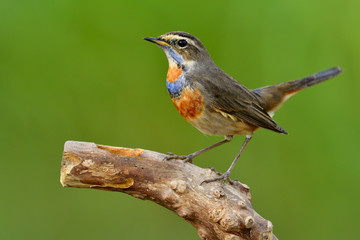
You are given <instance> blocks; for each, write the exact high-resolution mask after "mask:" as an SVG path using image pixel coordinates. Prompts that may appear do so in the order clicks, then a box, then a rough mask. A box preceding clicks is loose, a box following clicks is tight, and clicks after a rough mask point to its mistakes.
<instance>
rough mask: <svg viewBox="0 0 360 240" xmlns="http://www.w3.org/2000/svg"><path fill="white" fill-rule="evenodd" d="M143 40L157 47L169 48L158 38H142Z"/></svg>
mask: <svg viewBox="0 0 360 240" xmlns="http://www.w3.org/2000/svg"><path fill="white" fill-rule="evenodd" d="M144 40H146V41H149V42H153V43H156V44H157V45H159V46H170V45H169V44H168V43H167V42H165V41H164V40H162V39H161V38H160V37H144Z"/></svg>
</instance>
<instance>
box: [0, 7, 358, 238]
mask: <svg viewBox="0 0 360 240" xmlns="http://www.w3.org/2000/svg"><path fill="white" fill-rule="evenodd" d="M359 12H360V1H359V0H341V1H340V0H315V1H314V0H302V1H281V0H274V1H267V0H261V1H244V0H231V1H204V0H202V1H189V0H183V1H115V0H113V1H74V0H71V1H70V0H62V1H45V0H43V1H20V0H19V1H18V0H1V1H0V104H1V105H0V106H1V119H0V122H1V127H0V140H1V144H0V152H1V174H0V180H1V183H2V190H1V198H0V208H1V215H0V239H198V236H197V232H196V230H195V228H193V227H192V226H191V225H190V224H188V223H186V222H185V221H183V220H181V219H180V218H179V217H177V216H176V215H175V214H174V213H172V212H170V211H168V210H166V209H163V208H162V207H160V206H158V205H156V204H154V203H152V202H149V201H141V200H138V199H134V198H132V197H130V196H127V195H125V194H119V193H114V192H106V191H98V190H88V189H75V188H73V189H72V188H63V187H62V186H61V185H60V183H59V178H60V163H61V157H62V151H63V144H64V143H65V141H66V140H78V141H90V142H96V143H100V144H106V145H114V146H127V147H140V148H145V149H151V150H155V151H160V152H168V151H171V152H175V153H178V154H186V153H190V152H193V151H195V150H198V149H200V148H202V147H205V146H208V145H210V144H212V143H215V142H216V141H219V140H220V139H222V138H221V137H212V136H205V135H203V134H202V133H200V132H199V131H197V130H196V129H195V128H193V127H192V126H190V125H189V124H188V123H187V122H186V121H184V120H183V119H182V118H181V116H180V115H179V114H178V113H177V112H176V110H175V108H174V107H173V105H172V103H171V101H170V99H169V96H168V93H167V90H166V87H165V77H166V71H167V60H166V57H165V55H164V53H163V52H162V51H161V50H160V49H158V48H157V47H156V46H155V45H152V44H150V43H148V42H145V41H143V40H142V38H143V37H145V36H158V35H160V34H163V33H165V32H168V31H174V30H182V31H187V32H190V33H192V34H194V35H196V36H197V37H199V38H200V39H201V40H202V41H203V43H204V44H205V46H206V47H207V49H208V50H209V52H210V54H211V55H212V57H213V58H214V60H215V62H216V63H217V64H218V65H219V66H220V67H221V68H223V69H224V70H225V71H226V72H228V73H229V74H230V75H232V76H233V77H234V78H236V79H238V80H240V81H241V82H242V83H243V84H244V85H245V86H247V87H249V88H257V87H260V86H264V85H269V84H274V83H278V82H281V81H286V80H291V79H296V78H300V77H303V76H307V75H309V74H312V73H314V72H317V71H320V70H323V69H326V68H329V67H333V66H336V65H339V66H341V67H342V68H343V69H344V73H343V74H342V75H341V76H339V77H337V78H335V79H332V80H330V81H328V82H325V83H323V84H321V85H318V86H315V87H313V88H311V89H308V90H305V91H303V92H301V93H300V94H298V95H297V96H295V97H294V98H292V99H291V100H289V102H287V103H286V104H285V106H284V107H283V108H282V109H281V111H279V112H278V113H277V114H276V115H275V120H276V121H277V122H278V123H279V124H280V125H281V126H282V127H284V128H285V129H286V130H287V131H288V132H289V133H290V135H289V136H284V135H280V134H275V133H273V132H270V131H267V130H259V131H257V132H256V134H255V135H254V138H253V140H252V141H251V143H250V144H249V145H248V147H247V149H246V150H245V152H244V154H243V156H242V157H241V159H240V161H239V163H238V164H237V166H236V168H235V170H234V171H233V173H232V177H233V178H237V179H239V180H241V181H242V182H244V183H246V184H248V185H249V186H250V188H251V193H252V195H253V206H254V207H255V209H256V210H257V211H258V212H259V213H260V214H261V215H262V216H263V217H265V218H267V219H269V220H271V221H272V223H273V224H274V233H275V234H276V235H277V236H278V238H279V239H292V240H297V239H356V238H358V236H359V233H358V231H357V227H358V226H359V224H360V221H359V214H360V208H359V201H360V200H359V197H360V192H359V191H360V177H359V170H360V157H359V154H358V152H359V149H360V144H359V143H360V141H359V140H360V139H359V133H360V128H359V121H360V114H359V102H360V100H359V90H360V84H359V78H360V71H359V63H360V27H359V25H360V14H359ZM242 141H243V137H242V136H239V137H236V138H235V140H234V141H232V142H231V143H229V144H227V145H225V146H222V147H219V148H217V149H215V150H213V151H212V152H211V153H207V154H204V155H203V156H200V157H199V158H198V159H196V161H195V164H197V165H200V166H202V167H209V166H213V167H215V168H216V169H217V170H219V171H225V170H226V169H227V167H228V166H229V164H230V162H231V161H232V159H233V157H234V156H235V154H236V153H237V151H238V149H239V147H240V145H241V144H242Z"/></svg>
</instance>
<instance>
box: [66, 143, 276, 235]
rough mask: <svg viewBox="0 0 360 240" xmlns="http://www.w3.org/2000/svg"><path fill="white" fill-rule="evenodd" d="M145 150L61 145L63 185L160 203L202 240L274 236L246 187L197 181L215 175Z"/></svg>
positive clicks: (81, 144) (271, 227)
mask: <svg viewBox="0 0 360 240" xmlns="http://www.w3.org/2000/svg"><path fill="white" fill-rule="evenodd" d="M165 156H166V155H164V154H161V153H157V152H153V151H149V150H143V149H131V148H122V147H111V146H105V145H98V144H95V143H86V142H74V141H68V142H66V143H65V149H64V155H63V160H62V166H61V184H62V185H63V186H64V187H79V188H95V189H102V190H108V191H118V192H123V193H127V194H130V195H131V196H133V197H136V198H140V199H144V200H145V199H146V200H150V201H153V202H156V203H157V204H160V205H161V206H164V207H166V208H168V209H170V210H171V211H173V212H175V213H176V214H177V215H179V216H180V217H182V218H183V219H185V220H186V221H188V222H189V223H191V224H192V225H193V226H194V227H195V228H197V230H198V234H199V236H200V238H202V239H206V240H220V239H221V240H242V239H244V240H249V239H251V240H252V239H259V240H260V239H263V240H266V239H267V240H271V239H273V240H276V239H277V238H276V237H275V236H274V235H273V233H272V230H273V225H272V223H271V222H270V221H268V220H265V219H264V218H262V217H261V216H260V215H259V214H257V213H256V212H255V210H254V209H253V207H252V205H251V195H250V192H249V188H248V187H247V186H246V185H245V184H241V183H240V182H238V181H234V184H232V185H231V184H226V183H221V182H213V183H204V184H201V185H200V183H201V182H202V181H203V180H204V179H209V178H213V177H216V176H217V174H216V172H215V171H214V170H211V169H202V168H200V167H198V166H196V165H193V164H190V163H184V162H183V161H181V160H170V161H164V157H165Z"/></svg>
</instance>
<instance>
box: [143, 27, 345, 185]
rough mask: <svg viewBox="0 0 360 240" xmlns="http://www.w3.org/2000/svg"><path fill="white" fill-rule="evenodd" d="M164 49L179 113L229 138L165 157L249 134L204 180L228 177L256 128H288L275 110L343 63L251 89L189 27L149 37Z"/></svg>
mask: <svg viewBox="0 0 360 240" xmlns="http://www.w3.org/2000/svg"><path fill="white" fill-rule="evenodd" d="M144 39H145V40H147V41H150V42H153V43H156V44H157V45H158V46H159V47H160V48H161V49H162V50H164V52H165V54H166V56H167V58H168V61H169V70H168V73H167V78H166V86H167V89H168V92H169V93H170V97H171V100H172V102H173V103H174V105H175V107H176V109H177V110H178V111H179V113H180V114H181V116H182V117H183V118H185V120H186V121H188V122H189V123H190V124H191V125H193V126H194V127H196V128H197V129H199V130H200V131H201V132H203V133H205V134H209V135H223V136H225V139H224V140H222V141H220V142H218V143H216V144H214V145H211V146H209V147H207V148H204V149H202V150H199V151H197V152H194V153H192V154H189V155H187V156H177V155H170V156H168V157H167V159H183V160H185V161H188V162H192V159H193V158H194V157H196V156H198V155H200V154H201V153H204V152H206V151H208V150H210V149H212V148H214V147H217V146H219V145H222V144H224V143H226V142H229V141H231V140H232V139H233V136H234V135H246V138H245V142H244V143H243V145H242V147H241V149H240V151H239V153H238V154H237V155H236V157H235V159H234V160H233V162H232V164H231V165H230V167H229V169H228V170H227V171H226V172H225V173H224V174H222V175H221V176H219V177H217V178H213V179H207V180H205V181H204V182H212V181H216V180H226V179H228V180H229V181H230V182H231V180H230V179H229V176H230V173H231V171H232V169H233V168H234V166H235V164H236V161H237V159H238V158H239V157H240V155H241V153H242V151H243V150H244V148H245V146H246V144H247V143H248V142H249V141H250V139H251V137H252V135H253V133H254V131H255V130H257V129H258V128H266V129H269V130H272V131H275V132H278V133H283V134H287V132H286V131H285V130H284V129H283V128H282V127H280V126H279V125H278V124H277V123H276V122H275V121H274V120H273V119H272V115H273V114H274V112H275V111H276V110H277V109H278V108H279V107H280V106H281V105H282V104H283V103H284V102H285V101H286V100H287V99H289V97H291V96H292V95H294V94H295V93H297V92H298V91H300V90H302V89H304V88H307V87H310V86H312V85H315V84H317V83H320V82H322V81H325V80H327V79H329V78H331V77H334V76H336V75H337V74H339V73H341V72H342V70H341V69H340V68H339V67H335V68H331V69H327V70H324V71H322V72H319V73H315V74H313V75H311V76H308V77H305V78H302V79H299V80H294V81H289V82H283V83H279V84H275V85H272V86H267V87H262V88H258V89H254V90H249V89H247V88H246V87H245V86H243V85H242V84H240V83H239V82H238V81H236V80H234V79H233V78H232V77H230V76H229V75H228V74H226V73H225V72H224V71H223V70H221V69H220V68H219V67H218V66H217V65H216V64H215V63H214V61H213V60H212V58H211V57H210V55H209V53H208V51H207V50H206V48H205V47H204V45H203V44H202V43H201V41H200V40H199V39H198V38H196V37H194V36H192V35H191V34H189V33H186V32H180V31H177V32H169V33H165V34H163V35H161V36H160V37H146V38H144Z"/></svg>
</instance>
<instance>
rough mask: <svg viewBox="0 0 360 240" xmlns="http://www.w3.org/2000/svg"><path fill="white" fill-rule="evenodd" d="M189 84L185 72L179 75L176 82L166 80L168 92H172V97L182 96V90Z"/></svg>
mask: <svg viewBox="0 0 360 240" xmlns="http://www.w3.org/2000/svg"><path fill="white" fill-rule="evenodd" d="M187 86H189V82H187V81H186V80H185V77H184V72H183V74H182V75H181V76H180V77H179V79H178V80H177V81H175V82H168V81H167V80H166V87H167V90H168V92H169V93H170V97H171V98H178V97H180V96H181V93H182V91H183V90H184V88H186V87H187Z"/></svg>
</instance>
